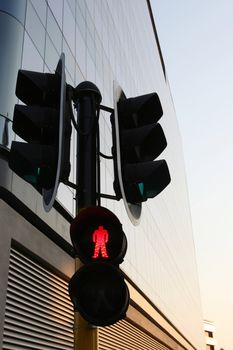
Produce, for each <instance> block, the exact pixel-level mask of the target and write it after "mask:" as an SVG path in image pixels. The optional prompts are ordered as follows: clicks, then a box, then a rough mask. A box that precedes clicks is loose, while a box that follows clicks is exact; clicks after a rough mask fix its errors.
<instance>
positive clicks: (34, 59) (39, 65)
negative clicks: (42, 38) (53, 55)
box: [22, 33, 43, 72]
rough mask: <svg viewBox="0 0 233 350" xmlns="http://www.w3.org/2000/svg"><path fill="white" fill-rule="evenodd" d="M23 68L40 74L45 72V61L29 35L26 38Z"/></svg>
mask: <svg viewBox="0 0 233 350" xmlns="http://www.w3.org/2000/svg"><path fill="white" fill-rule="evenodd" d="M22 68H23V69H26V70H33V71H38V72H42V71H43V59H42V57H41V56H40V54H39V52H38V51H37V49H36V47H35V45H34V43H33V42H32V40H31V38H30V37H29V36H28V34H27V33H25V36H24V45H23V61H22Z"/></svg>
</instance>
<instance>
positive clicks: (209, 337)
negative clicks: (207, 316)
mask: <svg viewBox="0 0 233 350" xmlns="http://www.w3.org/2000/svg"><path fill="white" fill-rule="evenodd" d="M215 331H216V329H215V325H214V323H213V322H212V321H207V320H204V332H205V341H206V350H216V349H217V347H216V345H217V342H216V337H215Z"/></svg>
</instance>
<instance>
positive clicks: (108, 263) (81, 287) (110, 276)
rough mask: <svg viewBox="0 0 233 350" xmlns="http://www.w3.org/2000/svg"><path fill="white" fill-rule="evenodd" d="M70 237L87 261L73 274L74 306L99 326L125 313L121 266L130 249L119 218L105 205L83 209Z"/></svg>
mask: <svg viewBox="0 0 233 350" xmlns="http://www.w3.org/2000/svg"><path fill="white" fill-rule="evenodd" d="M70 234H71V241H72V243H73V246H74V249H75V252H76V255H77V257H79V258H80V260H81V261H82V262H83V263H84V266H82V267H81V268H80V269H79V270H78V271H77V272H76V273H75V274H74V275H73V277H72V278H71V280H70V283H69V294H70V298H71V300H72V302H73V304H74V308H75V310H77V311H79V312H80V314H81V315H82V316H83V318H84V319H86V321H88V322H89V323H91V324H93V325H96V326H109V325H111V324H113V323H115V322H117V321H119V320H120V319H122V318H124V317H125V314H126V311H127V309H128V305H129V291H128V287H127V285H126V283H125V281H124V275H123V273H122V272H121V271H120V269H119V264H120V263H121V262H122V261H123V258H124V255H125V253H126V249H127V240H126V236H125V234H124V232H123V230H122V225H121V223H120V221H119V220H118V218H117V217H116V216H115V215H114V214H113V213H112V212H111V211H110V210H108V209H106V208H103V207H89V208H86V209H82V210H81V211H80V213H79V214H78V216H77V217H76V218H75V219H74V221H73V222H72V223H71V227H70Z"/></svg>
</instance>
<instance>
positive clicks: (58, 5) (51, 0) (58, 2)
mask: <svg viewBox="0 0 233 350" xmlns="http://www.w3.org/2000/svg"><path fill="white" fill-rule="evenodd" d="M48 4H49V7H50V9H51V11H52V13H53V15H54V17H55V18H56V21H57V23H58V25H59V27H60V28H61V29H62V24H63V0H48Z"/></svg>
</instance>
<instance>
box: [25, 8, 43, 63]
mask: <svg viewBox="0 0 233 350" xmlns="http://www.w3.org/2000/svg"><path fill="white" fill-rule="evenodd" d="M26 30H27V32H28V34H29V35H30V37H31V38H32V40H33V42H34V43H35V46H36V47H37V49H38V50H39V52H40V54H41V56H42V57H43V56H44V45H45V28H44V26H43V25H42V23H41V21H40V20H39V17H38V16H37V14H36V12H35V10H34V7H33V6H32V5H31V3H30V2H29V3H28V6H27V16H26Z"/></svg>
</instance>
